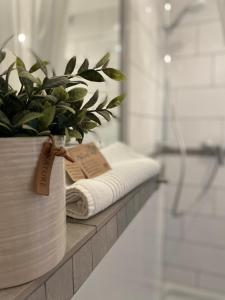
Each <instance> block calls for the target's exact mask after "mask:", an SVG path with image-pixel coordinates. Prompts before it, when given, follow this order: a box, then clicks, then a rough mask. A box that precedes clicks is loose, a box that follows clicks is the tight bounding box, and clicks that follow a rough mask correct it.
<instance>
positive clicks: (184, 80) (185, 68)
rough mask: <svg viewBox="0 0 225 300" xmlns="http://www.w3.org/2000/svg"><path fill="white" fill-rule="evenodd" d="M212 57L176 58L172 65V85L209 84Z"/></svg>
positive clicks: (195, 85)
mask: <svg viewBox="0 0 225 300" xmlns="http://www.w3.org/2000/svg"><path fill="white" fill-rule="evenodd" d="M211 65H212V62H211V57H210V56H198V57H183V58H176V59H174V60H173V62H172V63H171V65H170V76H171V85H172V87H190V86H191V87H197V86H207V85H210V83H211V73H212V72H211Z"/></svg>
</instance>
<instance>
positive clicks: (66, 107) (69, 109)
mask: <svg viewBox="0 0 225 300" xmlns="http://www.w3.org/2000/svg"><path fill="white" fill-rule="evenodd" d="M57 108H62V109H64V110H67V111H69V112H71V113H72V114H75V113H76V112H75V110H74V109H73V108H72V107H70V106H66V105H57Z"/></svg>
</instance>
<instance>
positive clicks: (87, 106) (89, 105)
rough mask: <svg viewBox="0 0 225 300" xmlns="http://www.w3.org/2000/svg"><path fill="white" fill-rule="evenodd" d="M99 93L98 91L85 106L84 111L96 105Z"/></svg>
mask: <svg viewBox="0 0 225 300" xmlns="http://www.w3.org/2000/svg"><path fill="white" fill-rule="evenodd" d="M98 96H99V91H98V90H97V91H96V92H95V93H94V95H93V96H92V97H91V99H90V100H89V101H88V102H87V103H86V104H85V105H84V107H83V109H88V108H90V107H92V106H94V105H95V103H96V102H97V101H98Z"/></svg>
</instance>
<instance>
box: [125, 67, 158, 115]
mask: <svg viewBox="0 0 225 300" xmlns="http://www.w3.org/2000/svg"><path fill="white" fill-rule="evenodd" d="M128 74H129V81H128V93H129V94H128V96H129V106H130V111H131V112H132V113H147V114H149V115H154V114H155V111H156V103H157V100H158V93H157V88H158V87H157V85H156V83H155V82H154V81H152V80H151V79H150V78H149V77H147V76H146V75H145V74H143V72H142V71H141V70H139V69H138V68H136V67H135V66H133V65H130V67H129V71H128Z"/></svg>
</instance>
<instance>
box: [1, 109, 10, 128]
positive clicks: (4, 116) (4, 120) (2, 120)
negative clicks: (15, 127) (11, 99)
mask: <svg viewBox="0 0 225 300" xmlns="http://www.w3.org/2000/svg"><path fill="white" fill-rule="evenodd" d="M0 122H1V123H4V124H6V125H9V126H10V125H11V123H10V121H9V119H8V117H7V116H6V115H5V114H4V112H3V111H1V110H0Z"/></svg>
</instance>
